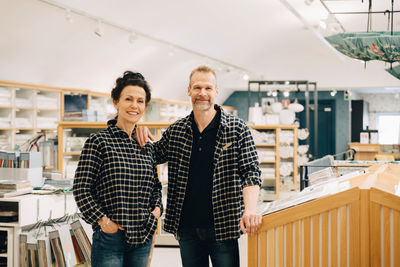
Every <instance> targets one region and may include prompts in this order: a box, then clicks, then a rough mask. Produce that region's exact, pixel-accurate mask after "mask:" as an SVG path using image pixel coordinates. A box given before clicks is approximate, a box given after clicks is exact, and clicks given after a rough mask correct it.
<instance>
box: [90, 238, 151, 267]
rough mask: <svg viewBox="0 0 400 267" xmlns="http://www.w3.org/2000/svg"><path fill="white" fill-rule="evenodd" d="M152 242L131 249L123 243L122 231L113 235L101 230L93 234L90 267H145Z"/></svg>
mask: <svg viewBox="0 0 400 267" xmlns="http://www.w3.org/2000/svg"><path fill="white" fill-rule="evenodd" d="M151 243H152V240H150V241H149V242H147V243H146V244H144V245H140V246H136V247H131V246H129V245H128V244H127V243H126V242H125V238H124V231H121V230H118V232H116V233H113V234H107V233H104V232H103V231H101V230H98V231H95V232H94V233H93V246H92V255H91V260H92V267H123V266H129V267H146V266H147V262H148V260H149V254H150V249H151Z"/></svg>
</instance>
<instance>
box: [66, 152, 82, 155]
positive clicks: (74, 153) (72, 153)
mask: <svg viewBox="0 0 400 267" xmlns="http://www.w3.org/2000/svg"><path fill="white" fill-rule="evenodd" d="M80 155H81V152H64V156H80Z"/></svg>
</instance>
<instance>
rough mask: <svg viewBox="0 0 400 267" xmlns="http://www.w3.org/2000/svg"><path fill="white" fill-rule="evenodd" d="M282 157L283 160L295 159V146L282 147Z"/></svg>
mask: <svg viewBox="0 0 400 267" xmlns="http://www.w3.org/2000/svg"><path fill="white" fill-rule="evenodd" d="M279 153H280V157H281V158H282V159H288V158H291V157H293V146H288V145H282V146H281V147H280V151H279Z"/></svg>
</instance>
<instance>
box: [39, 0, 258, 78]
mask: <svg viewBox="0 0 400 267" xmlns="http://www.w3.org/2000/svg"><path fill="white" fill-rule="evenodd" d="M39 1H40V2H43V3H46V4H48V5H51V6H54V7H57V8H60V9H62V10H66V11H67V10H68V12H69V13H70V14H71V15H72V14H73V15H79V16H82V17H85V18H88V19H90V20H94V21H97V24H98V26H97V28H96V30H95V31H94V33H95V34H96V35H97V36H99V37H102V36H103V35H104V32H103V24H105V25H108V26H111V27H114V28H117V29H119V30H123V31H125V32H127V33H128V34H129V36H128V42H129V43H134V42H135V40H136V39H137V38H138V37H141V38H143V39H146V40H151V41H154V42H156V43H159V44H163V45H166V46H170V47H173V48H174V51H176V52H178V51H179V52H181V51H183V52H186V53H189V54H191V55H195V56H198V57H200V58H202V59H208V60H210V61H212V63H213V65H214V64H215V65H216V66H222V69H223V71H225V72H226V73H235V74H237V75H238V76H239V77H240V76H241V77H242V78H243V76H244V75H243V73H246V74H247V75H249V74H251V75H252V77H253V76H254V77H256V75H257V74H255V73H253V72H251V71H249V70H247V69H245V68H243V67H240V66H237V65H235V64H232V63H229V62H226V61H223V60H219V59H216V58H212V57H209V56H207V55H205V54H202V53H200V52H197V51H194V50H191V49H188V48H185V47H182V46H179V45H176V44H174V43H170V42H168V41H165V40H162V39H159V38H156V37H154V36H151V35H148V34H146V33H142V32H139V31H137V30H134V29H132V28H129V27H127V26H124V25H120V24H118V23H115V22H112V21H108V20H105V19H101V20H100V18H99V17H97V16H94V15H92V14H90V13H88V12H86V11H83V10H79V9H76V8H73V7H71V6H67V5H64V4H60V3H59V2H58V1H56V0H39ZM66 19H67V15H66ZM67 20H68V19H67ZM132 32H134V34H133V35H135V36H136V38H135V37H131V33H132ZM133 35H132V36H133Z"/></svg>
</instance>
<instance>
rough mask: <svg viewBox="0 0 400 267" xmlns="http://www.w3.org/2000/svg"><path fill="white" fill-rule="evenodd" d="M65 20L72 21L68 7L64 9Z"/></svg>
mask: <svg viewBox="0 0 400 267" xmlns="http://www.w3.org/2000/svg"><path fill="white" fill-rule="evenodd" d="M65 20H66V21H68V22H69V23H72V14H71V10H70V9H68V8H67V9H65Z"/></svg>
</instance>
